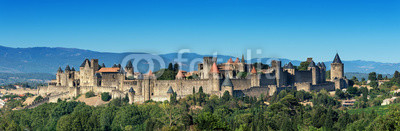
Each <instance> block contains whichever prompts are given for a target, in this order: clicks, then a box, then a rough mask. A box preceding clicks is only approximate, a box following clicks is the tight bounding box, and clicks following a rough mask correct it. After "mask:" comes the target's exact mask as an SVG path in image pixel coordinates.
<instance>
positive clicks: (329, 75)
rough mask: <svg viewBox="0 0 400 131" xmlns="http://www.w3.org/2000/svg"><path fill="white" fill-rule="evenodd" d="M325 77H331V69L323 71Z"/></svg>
mask: <svg viewBox="0 0 400 131" xmlns="http://www.w3.org/2000/svg"><path fill="white" fill-rule="evenodd" d="M325 77H326V79H331V70H328V71H326V72H325Z"/></svg>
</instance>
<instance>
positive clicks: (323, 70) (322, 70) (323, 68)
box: [318, 62, 326, 83]
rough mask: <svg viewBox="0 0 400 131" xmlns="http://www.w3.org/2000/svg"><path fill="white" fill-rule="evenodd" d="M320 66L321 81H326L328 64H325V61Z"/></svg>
mask: <svg viewBox="0 0 400 131" xmlns="http://www.w3.org/2000/svg"><path fill="white" fill-rule="evenodd" d="M318 67H319V71H320V77H321V80H320V82H321V83H325V82H326V66H325V64H324V62H321V64H320V65H319V66H318Z"/></svg>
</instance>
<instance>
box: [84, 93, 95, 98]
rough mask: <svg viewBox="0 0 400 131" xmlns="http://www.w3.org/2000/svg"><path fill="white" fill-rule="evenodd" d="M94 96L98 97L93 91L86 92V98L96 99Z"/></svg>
mask: <svg viewBox="0 0 400 131" xmlns="http://www.w3.org/2000/svg"><path fill="white" fill-rule="evenodd" d="M94 96H96V95H95V94H94V92H93V91H88V92H86V94H85V97H86V98H90V97H94Z"/></svg>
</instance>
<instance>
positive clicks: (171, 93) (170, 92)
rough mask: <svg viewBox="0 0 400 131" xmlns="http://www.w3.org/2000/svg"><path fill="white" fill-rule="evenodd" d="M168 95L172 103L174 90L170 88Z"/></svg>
mask: <svg viewBox="0 0 400 131" xmlns="http://www.w3.org/2000/svg"><path fill="white" fill-rule="evenodd" d="M167 94H168V96H169V101H171V96H172V95H174V90H173V89H172V87H171V86H170V87H169V88H168V91H167Z"/></svg>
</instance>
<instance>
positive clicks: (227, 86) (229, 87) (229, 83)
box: [221, 75, 233, 96]
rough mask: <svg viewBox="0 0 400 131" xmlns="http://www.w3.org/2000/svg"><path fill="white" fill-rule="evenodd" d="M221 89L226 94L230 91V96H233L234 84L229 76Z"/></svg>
mask: <svg viewBox="0 0 400 131" xmlns="http://www.w3.org/2000/svg"><path fill="white" fill-rule="evenodd" d="M221 87H222V88H223V89H224V92H225V91H228V92H229V94H230V95H231V96H233V84H232V81H231V79H229V75H228V76H226V77H225V80H224V82H222V85H221Z"/></svg>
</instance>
